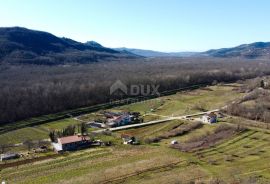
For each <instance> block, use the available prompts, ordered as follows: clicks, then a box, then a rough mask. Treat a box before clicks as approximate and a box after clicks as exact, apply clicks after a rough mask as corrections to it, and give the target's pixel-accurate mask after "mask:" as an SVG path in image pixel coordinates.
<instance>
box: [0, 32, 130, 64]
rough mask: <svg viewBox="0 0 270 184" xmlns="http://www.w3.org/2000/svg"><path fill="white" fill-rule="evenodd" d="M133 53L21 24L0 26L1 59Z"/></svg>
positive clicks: (61, 59) (59, 59) (89, 58)
mask: <svg viewBox="0 0 270 184" xmlns="http://www.w3.org/2000/svg"><path fill="white" fill-rule="evenodd" d="M133 57H134V55H128V54H127V53H124V52H119V51H115V50H113V49H110V48H106V47H103V46H101V45H100V44H98V43H96V42H93V41H90V42H86V43H80V42H77V41H74V40H72V39H69V38H59V37H56V36H54V35H53V34H50V33H47V32H43V31H36V30H30V29H26V28H22V27H10V28H0V63H22V64H25V63H27V64H64V63H90V62H97V61H100V60H106V59H118V58H133Z"/></svg>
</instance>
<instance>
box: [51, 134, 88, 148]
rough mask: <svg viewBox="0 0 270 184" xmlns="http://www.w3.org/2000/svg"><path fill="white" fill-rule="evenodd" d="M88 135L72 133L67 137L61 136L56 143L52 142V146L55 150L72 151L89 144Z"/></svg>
mask: <svg viewBox="0 0 270 184" xmlns="http://www.w3.org/2000/svg"><path fill="white" fill-rule="evenodd" d="M90 143H91V141H90V137H88V136H80V135H72V136H67V137H61V138H58V139H57V143H54V142H53V143H52V146H53V148H54V150H55V151H56V152H63V151H74V150H77V149H80V148H82V147H85V146H87V145H90Z"/></svg>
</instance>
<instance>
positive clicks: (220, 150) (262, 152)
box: [194, 130, 270, 181]
mask: <svg viewBox="0 0 270 184" xmlns="http://www.w3.org/2000/svg"><path fill="white" fill-rule="evenodd" d="M194 155H195V156H197V157H198V158H199V160H200V161H203V162H204V163H205V164H210V165H212V168H211V170H212V171H213V172H214V173H216V174H218V173H221V172H222V173H223V176H221V177H229V173H231V172H233V171H234V170H237V172H236V175H239V176H241V175H242V176H244V175H247V176H253V177H258V178H261V179H265V180H266V179H267V180H268V181H269V179H270V133H268V132H262V131H256V130H248V131H245V132H244V133H242V134H240V135H239V136H236V137H234V138H233V139H230V140H228V141H226V142H224V143H222V144H219V145H217V146H215V147H212V148H210V149H206V150H203V151H199V152H196V154H194Z"/></svg>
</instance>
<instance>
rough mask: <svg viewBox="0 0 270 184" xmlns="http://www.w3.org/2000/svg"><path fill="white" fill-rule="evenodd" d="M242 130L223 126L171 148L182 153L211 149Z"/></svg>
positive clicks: (236, 127) (237, 127) (242, 129)
mask: <svg viewBox="0 0 270 184" xmlns="http://www.w3.org/2000/svg"><path fill="white" fill-rule="evenodd" d="M244 130H245V129H244V128H241V127H239V126H230V125H226V124H224V125H220V126H218V127H217V128H216V129H215V131H214V132H213V133H209V134H207V135H203V136H199V137H194V138H191V139H190V140H188V141H186V142H184V143H179V144H176V145H172V146H171V147H172V148H175V149H179V150H181V151H184V152H193V151H198V150H202V149H206V148H209V147H212V146H214V145H216V144H217V143H219V142H221V141H223V140H226V139H228V138H230V137H232V136H234V135H236V134H239V133H240V132H243V131H244Z"/></svg>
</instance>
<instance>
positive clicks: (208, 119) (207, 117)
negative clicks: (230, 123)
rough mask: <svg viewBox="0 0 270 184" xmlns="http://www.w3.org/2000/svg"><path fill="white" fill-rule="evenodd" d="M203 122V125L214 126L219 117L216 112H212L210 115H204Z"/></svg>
mask: <svg viewBox="0 0 270 184" xmlns="http://www.w3.org/2000/svg"><path fill="white" fill-rule="evenodd" d="M201 120H202V122H203V123H206V124H212V123H216V122H217V115H216V114H215V113H214V112H211V113H209V114H206V115H203V116H202V117H201Z"/></svg>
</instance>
